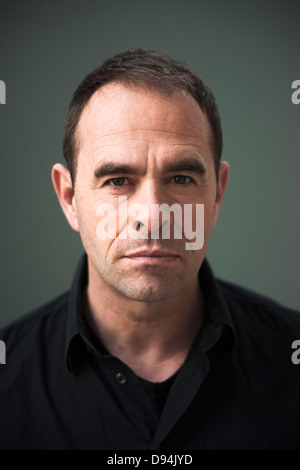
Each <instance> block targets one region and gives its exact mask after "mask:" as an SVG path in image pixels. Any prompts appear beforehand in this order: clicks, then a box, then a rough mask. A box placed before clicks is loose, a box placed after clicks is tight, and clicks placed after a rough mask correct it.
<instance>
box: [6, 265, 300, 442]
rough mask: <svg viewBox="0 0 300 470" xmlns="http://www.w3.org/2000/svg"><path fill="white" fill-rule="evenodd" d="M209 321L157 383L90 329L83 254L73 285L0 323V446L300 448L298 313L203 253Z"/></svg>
mask: <svg viewBox="0 0 300 470" xmlns="http://www.w3.org/2000/svg"><path fill="white" fill-rule="evenodd" d="M199 279H200V283H201V285H202V288H203V290H204V293H205V299H206V302H205V323H204V325H203V327H202V328H201V330H200V332H199V333H198V334H197V336H196V338H195V340H194V342H193V345H192V347H191V349H190V351H189V354H188V356H187V358H186V360H185V363H184V364H183V366H182V367H181V368H180V369H179V371H178V372H177V373H176V374H175V375H174V376H173V377H172V378H170V380H168V381H165V383H163V384H151V383H149V382H148V383H147V381H144V380H141V379H140V378H139V377H137V375H136V374H135V373H134V372H133V371H132V370H131V369H130V368H129V367H128V366H127V365H126V364H124V363H123V362H122V361H121V360H119V359H118V358H116V357H113V356H112V355H110V354H109V352H108V351H107V350H106V349H105V348H104V347H103V345H102V344H101V343H100V341H99V339H98V338H97V337H96V336H95V335H94V334H93V333H92V332H91V331H90V330H89V328H88V327H87V325H86V323H85V321H84V317H83V315H82V312H83V298H84V296H83V293H84V289H85V287H86V283H87V262H86V256H84V257H83V258H82V260H81V261H80V264H79V266H78V269H77V272H76V275H75V278H74V282H73V286H72V289H71V290H70V292H67V293H65V294H64V295H62V296H60V297H59V298H57V299H55V300H54V301H52V302H50V303H48V304H47V305H45V306H44V307H42V308H40V309H38V310H36V311H34V312H33V313H30V314H29V315H26V316H24V317H23V318H21V319H20V320H17V321H16V322H14V323H12V324H11V325H9V326H7V327H6V328H4V329H2V330H0V340H3V341H5V344H6V364H5V365H4V364H2V365H0V448H1V449H45V450H46V449H106V450H133V449H135V450H142V449H145V450H147V449H148V450H154V449H158V448H159V449H161V450H193V449H195V450H196V449H300V399H299V394H300V365H299V366H297V365H295V364H293V362H292V360H291V355H292V353H293V350H292V349H291V345H292V342H293V341H294V340H296V339H300V315H299V314H297V313H296V312H293V311H291V310H289V309H286V308H283V307H281V306H279V305H278V304H277V303H275V302H273V301H271V300H269V299H266V298H264V297H262V296H259V295H257V294H254V293H251V292H250V291H248V290H245V289H243V288H240V287H237V286H235V285H233V284H231V283H228V282H223V281H218V280H216V279H215V277H214V276H213V274H212V271H211V269H210V267H209V265H208V263H207V261H206V260H205V261H204V262H203V264H202V266H201V269H200V271H199Z"/></svg>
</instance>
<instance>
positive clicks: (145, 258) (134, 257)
mask: <svg viewBox="0 0 300 470" xmlns="http://www.w3.org/2000/svg"><path fill="white" fill-rule="evenodd" d="M125 257H126V258H127V259H129V260H130V261H132V262H135V263H140V264H148V265H162V264H168V263H173V262H174V261H176V260H177V259H178V258H179V256H178V255H176V254H175V253H171V252H168V251H163V250H141V251H136V252H134V253H129V254H127V255H126V256H125Z"/></svg>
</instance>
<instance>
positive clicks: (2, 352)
mask: <svg viewBox="0 0 300 470" xmlns="http://www.w3.org/2000/svg"><path fill="white" fill-rule="evenodd" d="M0 364H6V345H5V343H4V341H2V340H0Z"/></svg>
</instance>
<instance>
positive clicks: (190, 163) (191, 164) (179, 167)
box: [165, 157, 206, 176]
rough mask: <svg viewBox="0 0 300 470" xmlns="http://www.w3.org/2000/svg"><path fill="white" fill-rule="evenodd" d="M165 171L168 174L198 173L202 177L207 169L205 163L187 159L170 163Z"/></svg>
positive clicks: (191, 158) (195, 159) (196, 159)
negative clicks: (181, 172) (177, 172)
mask: <svg viewBox="0 0 300 470" xmlns="http://www.w3.org/2000/svg"><path fill="white" fill-rule="evenodd" d="M165 170H166V171H167V172H175V171H187V172H192V173H198V174H199V175H200V176H203V175H204V174H205V173H206V168H205V166H204V165H203V163H202V162H200V161H199V160H198V158H195V157H186V158H182V159H181V160H179V161H176V162H168V163H167V164H166V165H165Z"/></svg>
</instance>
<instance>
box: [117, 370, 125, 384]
mask: <svg viewBox="0 0 300 470" xmlns="http://www.w3.org/2000/svg"><path fill="white" fill-rule="evenodd" d="M116 379H117V381H118V382H119V384H121V385H123V384H126V382H127V379H126V377H125V375H124V374H122V372H118V373H117V374H116Z"/></svg>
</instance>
